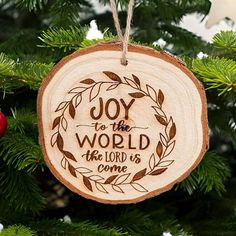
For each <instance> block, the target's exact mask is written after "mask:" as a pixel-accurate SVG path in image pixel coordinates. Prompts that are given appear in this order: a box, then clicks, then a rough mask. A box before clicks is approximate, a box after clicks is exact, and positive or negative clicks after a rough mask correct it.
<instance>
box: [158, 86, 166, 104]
mask: <svg viewBox="0 0 236 236" xmlns="http://www.w3.org/2000/svg"><path fill="white" fill-rule="evenodd" d="M164 99H165V97H164V94H163V92H162V91H161V90H160V89H159V92H158V103H159V104H160V106H161V105H162V104H163V102H164Z"/></svg>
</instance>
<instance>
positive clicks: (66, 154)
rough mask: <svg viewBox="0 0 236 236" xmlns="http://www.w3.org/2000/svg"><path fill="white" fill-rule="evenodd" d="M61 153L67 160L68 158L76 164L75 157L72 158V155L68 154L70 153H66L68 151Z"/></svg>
mask: <svg viewBox="0 0 236 236" xmlns="http://www.w3.org/2000/svg"><path fill="white" fill-rule="evenodd" d="M62 153H63V154H64V155H65V156H66V157H67V158H69V159H70V160H72V161H76V162H77V160H76V159H75V157H74V155H73V154H72V153H70V152H68V151H63V152H62Z"/></svg>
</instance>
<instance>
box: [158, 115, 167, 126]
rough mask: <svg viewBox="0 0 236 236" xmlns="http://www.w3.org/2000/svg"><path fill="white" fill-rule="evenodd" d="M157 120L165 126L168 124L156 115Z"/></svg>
mask: <svg viewBox="0 0 236 236" xmlns="http://www.w3.org/2000/svg"><path fill="white" fill-rule="evenodd" d="M155 117H156V119H157V120H158V122H159V123H160V124H162V125H164V126H166V125H167V122H166V121H165V120H164V119H163V118H162V117H161V116H158V115H155Z"/></svg>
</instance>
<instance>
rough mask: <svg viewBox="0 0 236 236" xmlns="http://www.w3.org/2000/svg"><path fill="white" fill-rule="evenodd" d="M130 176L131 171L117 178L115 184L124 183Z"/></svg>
mask: <svg viewBox="0 0 236 236" xmlns="http://www.w3.org/2000/svg"><path fill="white" fill-rule="evenodd" d="M129 176H130V173H128V174H124V175H121V176H120V177H119V178H117V180H116V181H115V184H116V185H119V184H122V183H124V182H125V181H126V180H127V179H128V177H129Z"/></svg>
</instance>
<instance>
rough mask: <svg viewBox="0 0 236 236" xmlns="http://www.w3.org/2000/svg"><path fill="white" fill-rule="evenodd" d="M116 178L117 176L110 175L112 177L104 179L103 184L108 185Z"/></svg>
mask: <svg viewBox="0 0 236 236" xmlns="http://www.w3.org/2000/svg"><path fill="white" fill-rule="evenodd" d="M117 176H118V175H112V176H110V177H108V178H107V179H106V181H105V183H104V184H110V183H112V181H114V180H115V178H116V177H117Z"/></svg>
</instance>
